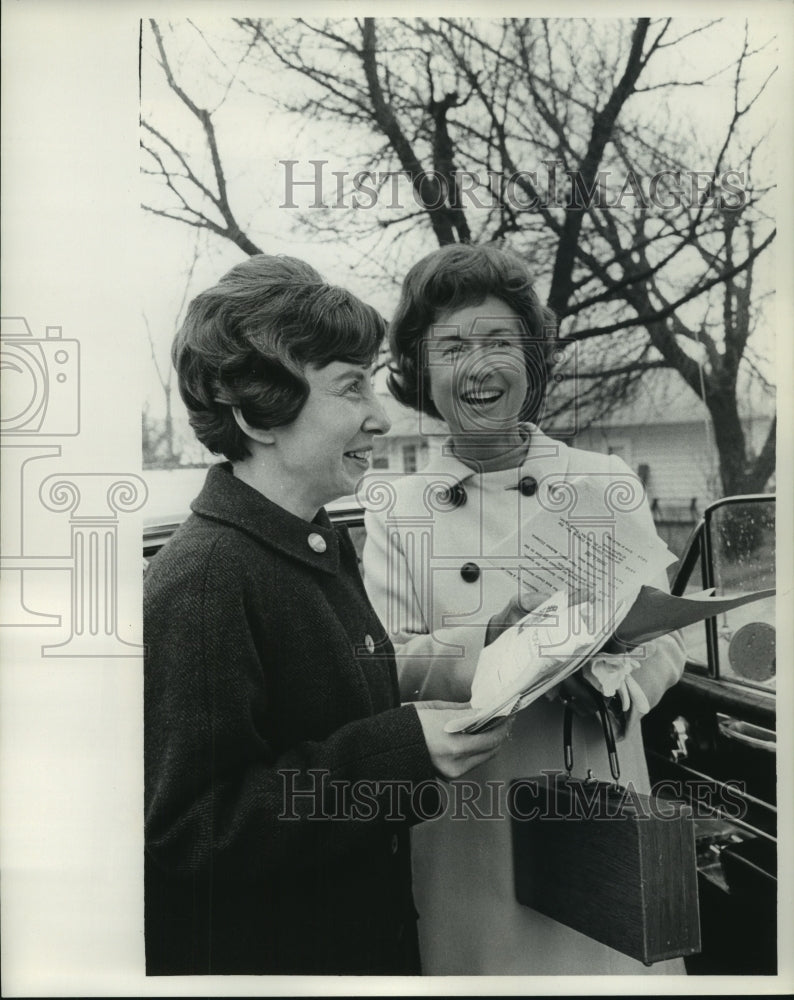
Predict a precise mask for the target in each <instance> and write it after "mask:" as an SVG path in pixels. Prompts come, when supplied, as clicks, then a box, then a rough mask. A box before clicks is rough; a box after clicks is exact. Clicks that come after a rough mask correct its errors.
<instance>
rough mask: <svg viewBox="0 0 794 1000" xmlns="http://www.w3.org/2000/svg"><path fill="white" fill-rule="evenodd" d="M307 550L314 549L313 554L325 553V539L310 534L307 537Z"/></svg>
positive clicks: (315, 534) (314, 533)
mask: <svg viewBox="0 0 794 1000" xmlns="http://www.w3.org/2000/svg"><path fill="white" fill-rule="evenodd" d="M309 548H310V549H314V551H315V552H325V550H326V549H327V548H328V546H327V545H326V544H325V539H324V538H323V536H322V535H318V534H317V533H316V532H312V533H311V535H309Z"/></svg>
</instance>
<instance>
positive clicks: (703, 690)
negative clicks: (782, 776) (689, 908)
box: [643, 495, 777, 974]
mask: <svg viewBox="0 0 794 1000" xmlns="http://www.w3.org/2000/svg"><path fill="white" fill-rule="evenodd" d="M774 586H775V499H774V497H772V496H768V495H763V496H748V497H731V498H728V499H724V500H720V501H718V502H716V503H714V504H712V505H711V506H710V507H709V508H708V509H707V510H706V512H705V514H704V517H703V518H702V520H701V522H700V524H699V525H698V526H697V528H696V530H695V532H694V534H693V537H692V539H691V541H690V544H689V547H688V549H687V552H686V554H685V556H684V558H683V560H682V562H681V566H680V570H679V572H678V575H677V577H676V579H675V580H674V583H673V587H672V590H673V593H675V594H686V593H692V592H694V591H699V590H703V589H704V588H707V587H714V589H715V593H716V594H717V595H718V596H726V597H728V596H734V595H736V594H739V593H746V592H751V591H758V590H764V589H768V588H771V587H774ZM684 638H685V641H686V645H687V652H688V662H687V665H686V669H685V672H684V675H683V677H682V679H681V681H680V683H679V684H677V685H676V686H675V687H674V688H672V689H670V690H669V691H668V692H667V693H666V695H665V696H664V698H663V699H662V701H661V702H660V703H659V705H658V706H657V707H656V708H655V709H654V711H653V712H651V713H650V714H649V716H647V718H646V719H645V720H644V722H643V729H644V738H645V745H646V753H647V757H648V765H649V770H650V772H651V780H652V782H653V783H654V784H655V785H659V783H661V782H664V783H665V786H664V787H665V788H669V789H670V790H671V791H677V793H678V794H679V795H680V796H681V797H684V798H686V799H687V800H688V801H690V802H691V803H692V806H693V809H694V813H695V824H696V838H697V848H698V852H697V853H698V882H699V899H700V910H701V931H702V942H703V948H702V951H701V953H700V955H698V956H694V957H692V958H690V959H687V969H688V971H689V972H690V973H691V974H699V973H700V974H774V973H775V972H776V962H777V952H776V939H777V919H776V917H777V809H776V749H777V747H776V712H775V607H774V598H772V597H770V598H766V599H764V600H761V601H757V602H754V603H751V604H748V605H744V606H742V607H740V608H736V609H734V610H733V611H730V612H728V613H726V614H723V615H720V616H718V617H717V618H713V619H710V620H708V621H707V622H704V623H699V624H697V625H693V626H690V627H689V628H688V629H686V630H685V632H684ZM660 787H661V786H660Z"/></svg>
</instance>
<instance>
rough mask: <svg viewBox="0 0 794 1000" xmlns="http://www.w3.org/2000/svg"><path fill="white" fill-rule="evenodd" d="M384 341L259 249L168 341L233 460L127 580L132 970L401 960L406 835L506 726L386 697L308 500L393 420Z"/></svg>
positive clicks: (392, 690)
mask: <svg viewBox="0 0 794 1000" xmlns="http://www.w3.org/2000/svg"><path fill="white" fill-rule="evenodd" d="M383 334H384V327H383V322H382V320H381V319H380V317H379V316H378V315H377V313H376V312H375V311H374V310H372V309H371V308H370V307H368V306H366V305H364V304H363V303H361V302H359V301H358V300H357V299H356V298H354V297H353V296H352V295H351V294H350V293H348V292H346V291H344V290H343V289H339V288H335V287H332V286H329V285H327V284H325V283H324V282H323V281H322V279H321V278H320V276H319V275H318V274H317V273H316V272H315V271H314V270H313V269H312V268H310V267H309V266H308V265H306V264H303V263H302V262H300V261H297V260H294V259H291V258H285V257H269V256H264V255H262V256H258V257H253V258H251V259H250V260H248V261H246V262H245V263H243V264H240V265H238V266H237V267H235V268H233V269H232V270H231V271H230V272H229V273H228V274H227V275H226V276H225V277H224V278H223V279H221V281H220V282H219V284H218V285H217V286H215V287H214V288H211V289H209V290H208V291H206V292H203V293H202V294H201V295H199V296H198V297H197V298H196V299H195V300H194V301H193V302H192V303H191V305H190V308H189V310H188V314H187V318H186V321H185V324H184V326H183V327H182V329H181V330H180V332H179V333H178V334H177V337H176V339H175V341H174V346H173V352H172V354H173V360H174V364H175V366H176V369H177V372H178V375H179V386H180V392H181V394H182V398H183V399H184V401H185V403H186V405H187V408H188V411H189V414H190V419H191V423H192V426H193V428H194V430H195V432H196V434H197V436H198V437H199V439H200V440H201V441H202V442H203V443H204V444H205V445H206V446H207V447H208V448H209V449H210V450H211V451H213V452H214V453H216V454H222V455H224V456H225V457H226V459H227V460H228V461H227V462H226V463H224V464H220V465H215V466H213V467H212V468H211V469H210V470H209V474H208V476H207V481H206V484H205V486H204V488H203V490H202V492H201V494H200V495H199V496H198V498H197V499H196V500H195V501H194V502H193V504H192V511H193V513H192V514H191V516H190V517H189V518H188V520H187V521H186V522H185V523H184V524H183V525H182V526H181V527H180V528H179V530H178V531H177V532H176V533H175V534H174V536H173V538H172V539H171V540H170V541H169V543H168V544H167V545H166V546H165V548H164V549H163V550H162V552H161V553H160V554H159V555H158V556H157V557H156V558H155V559H154V560H153V562H152V564H151V565H150V567H149V569H148V571H147V575H146V578H145V584H144V630H145V642H146V646H147V655H146V660H145V807H146V857H145V872H146V879H145V891H146V900H145V909H146V931H145V934H146V962H147V973H148V974H149V975H168V974H200V973H227V974H228V973H246V974H252V973H315V974H318V973H336V974H344V973H353V974H357V973H374V974H392V975H394V974H411V973H417V972H419V964H418V955H417V947H416V923H415V918H416V911H415V910H414V906H413V901H412V897H411V884H410V858H409V844H408V828H409V826H410V825H411V824H412V823H415V822H417V821H418V819H419V818H420V817H419V815H417V813H418V810H419V809H420V808H421V809H422V810H423V812H424V814H427V812H428V811H429V810H432V808H433V807H432V806H431V805H430V804H429V801H430V796H432V795H433V794H438V790H439V789H438V785H437V783H436V782H437V778H438V777H439V776H442V777H447V778H449V777H455V776H457V775H460V774H462V773H464V772H465V771H466V770H468V769H469V768H470V767H473V766H475V765H476V764H478V763H480V762H481V761H483V760H485V759H487V758H488V757H489V756H491V754H492V753H494V752H495V750H496V748H497V746H498V744H499V742H500V740H501V738H502V736H503V735H504V733H503V728H502V729H499V730H496V731H491V732H489V733H485V734H482V735H478V736H465V735H457V736H455V735H449V734H447V733H445V732H444V725H445V724H446V722H447V721H448V720H449V719H450V718H452V717H457V716H459V715H460V714H461V712H462V710H461V708H460V707H458V708H457V709H451V708H449V707H442V705H443V703H429V704H428V703H424V704H417V705H405V706H402V707H400V703H399V691H398V686H397V680H396V674H395V665H394V655H393V650H392V647H391V644H390V642H389V641H388V639H387V637H386V635H385V632H384V629H383V627H382V625H381V624H380V622H379V620H378V618H377V617H376V615H375V613H374V612H373V610H372V608H371V606H370V604H369V601H368V599H367V597H366V594H365V592H364V589H363V587H362V584H361V579H360V576H359V572H358V567H357V560H356V554H355V551H354V549H353V546H352V544H351V542H350V539H349V537H348V536H347V533H346V531H345V530H338V529H335V528H333V527H332V525H331V523H330V521H329V519H328V516H327V514H326V512H325V510H324V509H323V504H325V503H327V502H328V501H330V500H332V499H334V498H336V497H338V496H342V495H345V494H349V493H352V492H353V491H354V489H355V486H356V483H357V481H358V479H359V478H360V476H361V475H362V473H363V472H364V471H365V470H366V468H367V466H368V455H369V453H370V451H371V446H372V445H371V443H372V438H373V435H375V434H380V433H385V432H386V431H387V430H388V426H389V425H388V420H387V418H386V416H385V414H384V413H383V411H382V409H381V408H380V405H379V404H378V402H377V400H376V398H375V395H374V393H373V389H372V384H371V371H370V368H371V364H372V361H373V360H374V357H375V355H376V353H377V350H378V347H379V345H380V342H381V340H382V337H383ZM417 790H420V791H422V793H423V794H422V795H421V796H417V794H416V792H417ZM426 792H427V793H429V795H428V794H424V793H426ZM419 801H421V805H420V806H418V805H417V802H419Z"/></svg>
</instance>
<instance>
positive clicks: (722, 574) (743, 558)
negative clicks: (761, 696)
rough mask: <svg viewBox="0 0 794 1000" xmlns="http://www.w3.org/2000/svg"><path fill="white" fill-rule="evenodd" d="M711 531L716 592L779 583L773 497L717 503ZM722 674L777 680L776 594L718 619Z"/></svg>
mask: <svg viewBox="0 0 794 1000" xmlns="http://www.w3.org/2000/svg"><path fill="white" fill-rule="evenodd" d="M708 536H709V543H710V548H711V565H712V571H713V574H714V575H713V581H714V587H715V593H716V594H717V595H718V596H725V597H732V596H734V595H737V594H742V593H748V592H751V591H757V590H767V589H771V588H773V587H774V586H775V503H774V500H773V499H772V498H769V499H768V500H761V499H759V500H747V501H737V502H732V503H728V504H725V505H723V506H720V507H718V508H716V509H715V510H714V511H713V512H712V514H711V517H710V519H709V524H708ZM716 637H717V645H716V660H717V664H716V666H717V670H718V673H719V676H721V677H726V678H730V679H731V680H736V681H740V682H742V683H747V684H752V685H757V686H760V687H763V688H766V689H773V688H774V686H775V598H774V596H773V597H768V598H765V599H764V600H762V601H755V602H753V603H752V604H746V605H743V606H742V607H740V608H734V609H733V610H731V611H728V612H726V613H725V614H722V615H720V616H719V617H718V619H717V621H716Z"/></svg>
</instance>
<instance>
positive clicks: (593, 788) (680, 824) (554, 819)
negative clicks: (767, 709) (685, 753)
mask: <svg viewBox="0 0 794 1000" xmlns="http://www.w3.org/2000/svg"><path fill="white" fill-rule="evenodd" d="M599 714H600V716H601V721H602V724H603V727H604V733H605V736H606V739H607V747H608V749H609V754H610V763H611V765H612V774H613V778H614V779H615V780H614V781H612V782H605V781H597V780H595V779H594V778H593V777H592V776H591V775H590V774H589V773H588V777H587V778H586V779H580V778H574V777H572V776H571V770H572V765H573V758H572V750H571V735H572V714H571V710H570V707H569V706H566V710H565V721H564V727H563V728H564V746H565V764H566V768H567V773H565V772H562V771H551V772H547V773H545V774H541V775H535V776H534V777H531V778H524V779H518V780H515V781H513V782H512V783H511V786H510V796H511V799H510V806H511V808H510V814H511V819H512V827H513V870H514V879H515V891H516V897H517V899H518V901H519V903H522V904H523V905H524V906H530V907H532V909H534V910H538V911H539V912H540V913H544V914H546V916H549V917H552V918H553V919H554V920H558V921H559V922H560V923H562V924H566V925H567V926H568V927H572V928H573V929H574V930H577V931H580V932H581V933H582V934H586V935H587V936H588V937H591V938H594V939H595V940H596V941H600V942H602V943H603V944H605V945H608V946H609V947H610V948H614V949H616V950H617V951H620V952H623V953H624V954H626V955H630V956H631V957H632V958H635V959H638V960H639V961H641V962H644V963H645V964H646V965H650V964H652V963H653V962H658V961H661V960H663V959H667V958H676V957H678V956H683V955H693V954H696V953H697V952H699V951H700V919H699V911H698V890H697V864H696V854H695V830H694V821H693V818H692V810H691V808H690V806H688V805H686V804H685V803H683V802H677V801H673V800H671V799H656V798H654V797H652V796H648V795H645V794H641V793H639V792H637V791H635V790H633V789H631V788H629V787H624V786H622V785H620V784H619V783H618V778H619V773H620V772H619V770H618V764H617V753H616V751H615V742H614V735H613V733H612V728H611V723H610V721H609V717H608V715H607V712H606V710H605V707H604V704H603V701H602V700H599Z"/></svg>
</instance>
